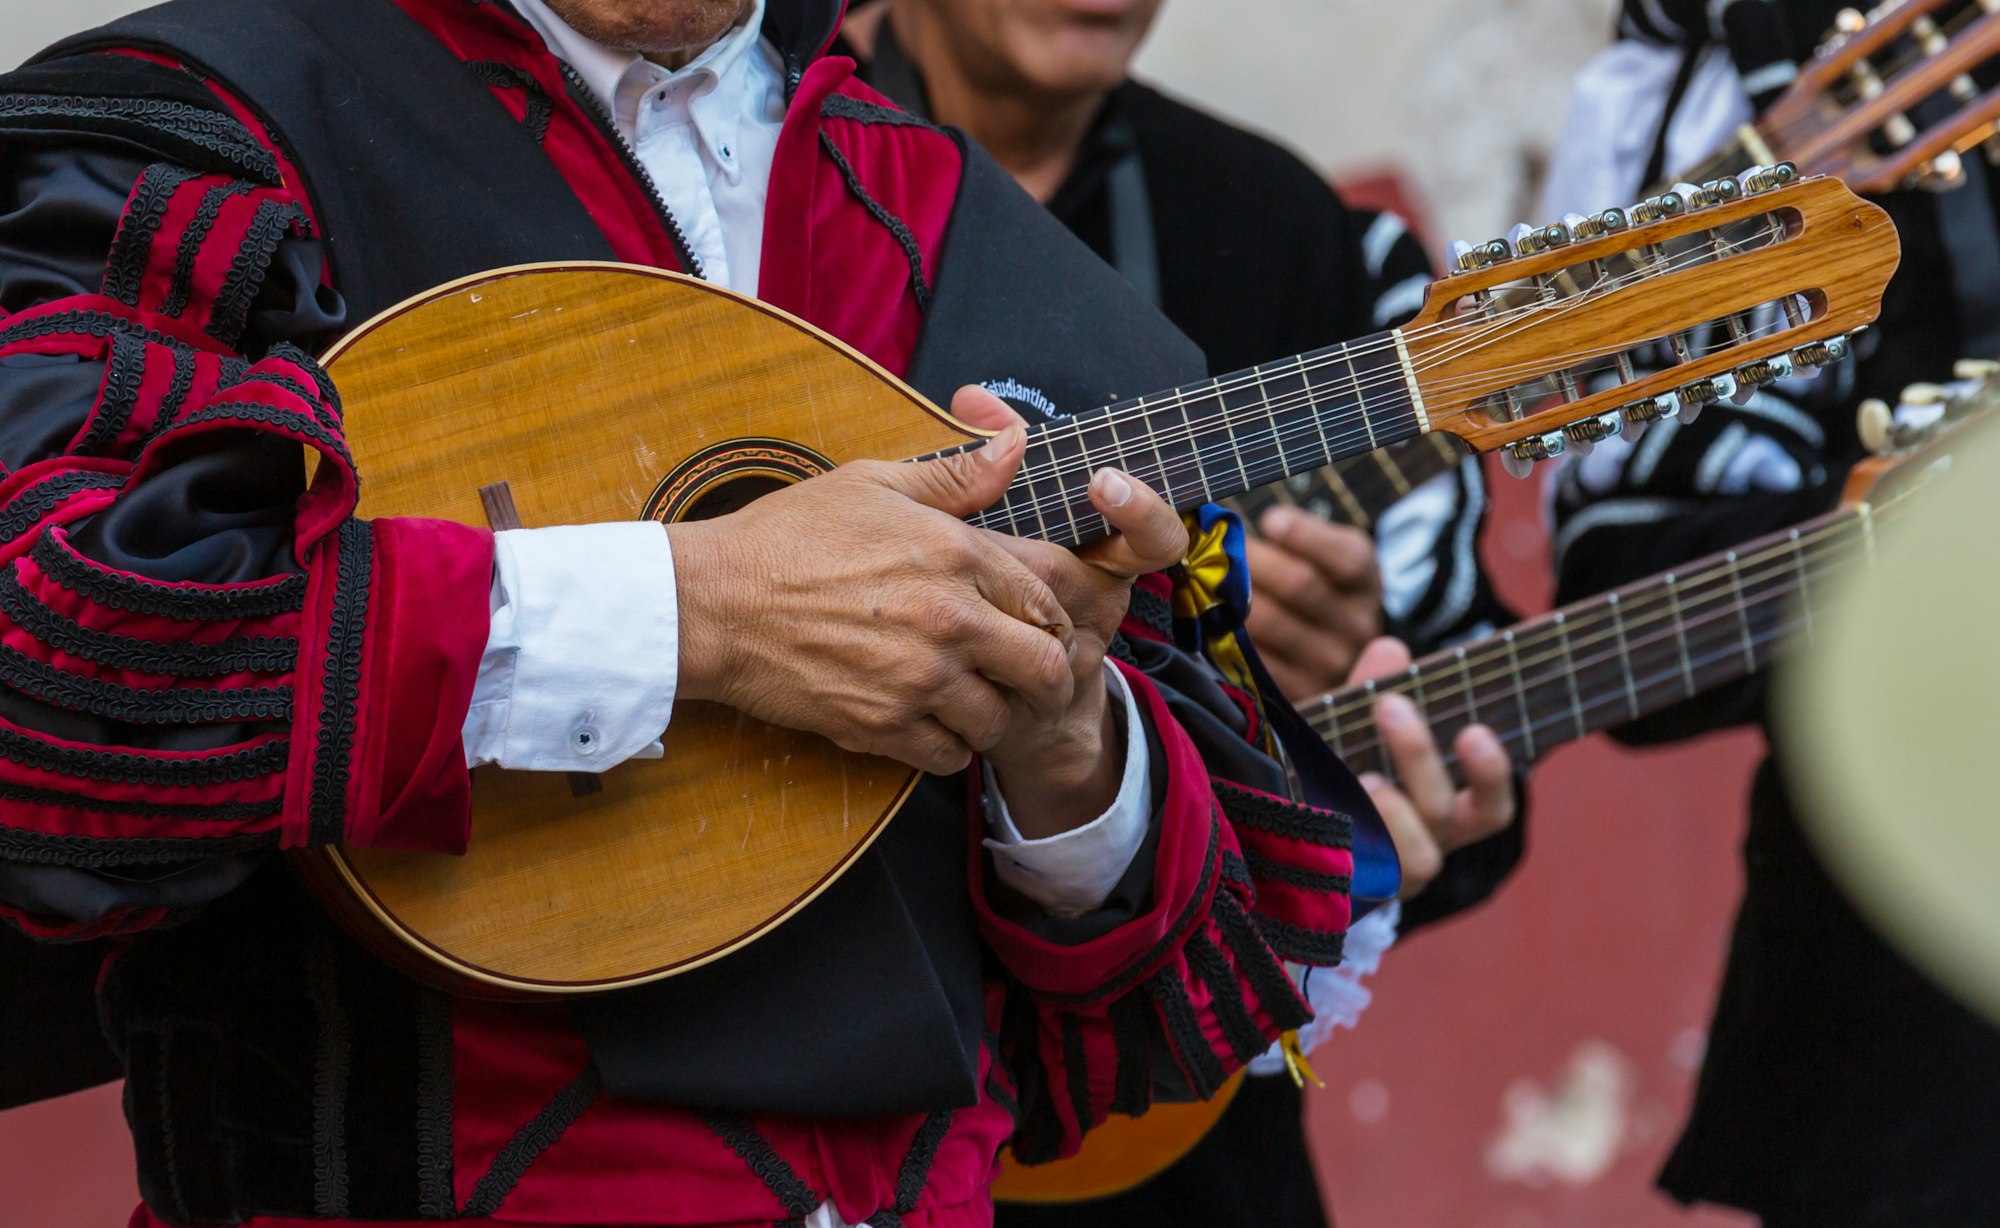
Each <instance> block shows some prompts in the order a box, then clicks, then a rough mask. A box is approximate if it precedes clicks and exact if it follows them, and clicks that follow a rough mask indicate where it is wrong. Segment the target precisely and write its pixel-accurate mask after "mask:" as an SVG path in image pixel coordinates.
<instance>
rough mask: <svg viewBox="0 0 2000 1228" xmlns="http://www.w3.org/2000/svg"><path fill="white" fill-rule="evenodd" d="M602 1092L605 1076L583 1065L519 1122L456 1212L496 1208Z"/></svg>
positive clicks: (486, 1212) (470, 1215) (484, 1212)
mask: <svg viewBox="0 0 2000 1228" xmlns="http://www.w3.org/2000/svg"><path fill="white" fill-rule="evenodd" d="M603 1094H604V1079H603V1077H602V1076H600V1075H599V1074H598V1073H597V1067H595V1066H585V1067H584V1068H583V1073H582V1074H580V1075H578V1076H576V1078H575V1079H574V1080H573V1081H571V1083H570V1085H569V1086H568V1087H565V1088H563V1089H562V1090H561V1091H559V1092H557V1093H556V1096H555V1099H553V1100H551V1101H549V1102H548V1104H546V1105H544V1106H543V1107H542V1111H541V1112H539V1113H537V1114H535V1119H534V1120H533V1121H531V1122H529V1123H528V1124H527V1125H525V1126H522V1127H521V1131H520V1133H518V1134H516V1135H515V1136H514V1137H513V1138H512V1139H511V1140H509V1141H508V1143H507V1145H506V1146H505V1147H502V1148H501V1149H500V1154H499V1155H497V1156H494V1157H493V1166H492V1167H491V1168H489V1169H487V1170H486V1175H485V1176H483V1177H481V1178H480V1179H479V1184H478V1185H475V1186H473V1187H472V1197H470V1198H468V1199H466V1200H465V1207H464V1209H463V1210H461V1211H460V1212H459V1214H460V1215H461V1216H463V1217H465V1218H467V1219H472V1218H477V1217H479V1216H484V1215H492V1214H493V1213H494V1212H495V1211H498V1210H499V1209H500V1204H501V1203H503V1202H505V1201H506V1200H507V1195H509V1194H511V1193H513V1192H514V1187H515V1186H516V1185H517V1184H519V1183H520V1180H521V1178H522V1176H524V1175H525V1174H526V1173H527V1171H528V1166H529V1165H530V1164H533V1163H534V1162H535V1159H536V1157H538V1156H540V1155H541V1154H542V1153H543V1152H544V1151H547V1150H548V1149H549V1148H550V1147H553V1146H555V1142H556V1140H557V1139H559V1138H561V1137H562V1135H563V1131H565V1130H567V1129H569V1128H570V1126H571V1125H572V1124H573V1123H574V1122H575V1121H576V1119H577V1118H579V1117H581V1116H583V1111H584V1110H585V1109H587V1108H589V1107H590V1106H591V1104H592V1102H594V1101H595V1100H596V1099H597V1098H598V1097H599V1096H601V1095H603Z"/></svg>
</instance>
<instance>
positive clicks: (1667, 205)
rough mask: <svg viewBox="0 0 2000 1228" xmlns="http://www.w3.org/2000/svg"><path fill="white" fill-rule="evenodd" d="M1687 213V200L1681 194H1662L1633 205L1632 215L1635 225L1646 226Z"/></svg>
mask: <svg viewBox="0 0 2000 1228" xmlns="http://www.w3.org/2000/svg"><path fill="white" fill-rule="evenodd" d="M1685 212H1687V200H1686V199H1685V198H1684V197H1682V196H1681V194H1680V193H1679V192H1662V193H1660V194H1659V195H1658V196H1648V197H1647V198H1646V199H1644V200H1642V201H1640V202H1639V203H1638V204H1636V205H1633V206H1632V208H1631V210H1630V213H1631V216H1632V221H1633V224H1635V225H1639V226H1645V225H1648V224H1650V223H1652V222H1658V221H1663V220H1665V219H1667V218H1670V217H1679V216H1680V215H1681V214H1683V213H1685Z"/></svg>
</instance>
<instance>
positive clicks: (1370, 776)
mask: <svg viewBox="0 0 2000 1228" xmlns="http://www.w3.org/2000/svg"><path fill="white" fill-rule="evenodd" d="M1355 779H1356V780H1358V781H1360V782H1361V787H1362V788H1363V789H1366V790H1367V791H1368V792H1370V793H1373V792H1375V791H1376V790H1377V789H1380V788H1381V787H1382V786H1383V785H1386V784H1388V783H1389V778H1388V777H1387V776H1384V775H1382V773H1380V772H1363V773H1361V775H1359V776H1357V777H1355Z"/></svg>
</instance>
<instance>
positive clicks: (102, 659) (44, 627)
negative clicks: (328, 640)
mask: <svg viewBox="0 0 2000 1228" xmlns="http://www.w3.org/2000/svg"><path fill="white" fill-rule="evenodd" d="M0 614H5V615H6V616H7V617H8V618H10V619H12V620H13V621H14V624H15V625H16V626H18V627H20V628H21V629H22V630H23V631H26V632H27V633H28V634H29V635H32V636H34V637H35V638H36V639H38V640H40V641H41V642H42V643H44V644H47V645H49V646H50V647H53V648H60V649H61V650H62V651H64V652H66V653H69V654H70V655H71V656H75V657H82V658H83V659H84V660H86V661H94V662H96V663H97V664H99V665H104V666H109V667H110V668H113V669H129V670H134V671H136V672H139V673H145V674H165V675H169V676H172V677H177V678H188V677H192V678H213V677H218V676H220V675H223V674H244V673H250V674H276V673H283V672H284V671H286V670H289V669H291V668H292V667H293V666H294V665H295V664H297V662H298V658H299V642H298V641H297V640H296V639H293V638H292V637H290V636H261V635H260V636H235V637H232V638H230V639H226V640H217V641H216V642H215V643H213V644H156V643H154V642H153V641H151V640H142V639H137V638H134V637H133V636H129V635H118V634H116V633H114V632H110V631H95V630H92V629H91V628H89V627H86V626H84V625H82V624H81V623H79V622H77V621H76V620H75V619H72V618H67V617H65V616H64V615H62V614H59V613H57V612H56V611H54V610H51V609H50V608H49V607H47V606H46V605H43V604H42V603H41V602H40V601H37V600H36V599H35V596H34V594H33V593H30V592H29V591H28V590H27V588H26V586H24V585H23V584H22V583H21V578H20V575H19V573H18V572H15V571H13V570H12V569H7V568H0Z"/></svg>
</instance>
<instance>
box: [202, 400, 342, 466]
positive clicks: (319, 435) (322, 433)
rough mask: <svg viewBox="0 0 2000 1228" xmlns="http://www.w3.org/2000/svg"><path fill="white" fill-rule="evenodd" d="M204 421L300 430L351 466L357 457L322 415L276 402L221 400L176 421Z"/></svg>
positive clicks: (300, 432) (299, 431)
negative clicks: (350, 453) (310, 413)
mask: <svg viewBox="0 0 2000 1228" xmlns="http://www.w3.org/2000/svg"><path fill="white" fill-rule="evenodd" d="M204 422H241V423H243V424H244V425H245V426H246V427H247V426H249V425H250V424H252V423H255V424H257V425H260V426H276V427H282V428H284V429H285V430H288V431H297V432H298V433H299V434H301V435H304V436H305V437H306V438H307V439H310V440H312V441H313V442H314V443H316V444H318V445H320V446H321V447H322V448H325V449H326V450H327V451H328V452H331V453H332V454H333V455H335V456H338V457H339V458H340V459H341V460H343V461H345V462H347V467H348V468H349V469H352V468H353V467H354V458H353V457H352V456H350V455H348V452H347V441H346V440H344V439H342V438H341V437H340V436H338V435H336V434H334V433H333V432H332V431H329V430H327V429H326V428H325V427H324V426H321V425H320V422H319V419H318V418H314V417H310V416H308V415H306V414H302V413H298V412H297V411H295V410H290V409H280V408H278V407H277V406H275V405H264V404H260V403H259V402H256V401H218V402H216V403H214V404H212V405H204V406H203V407H202V408H200V409H197V410H196V411H194V412H193V413H191V414H189V415H188V416H187V417H185V418H183V419H181V420H180V421H179V422H176V423H174V429H175V430H179V429H180V428H181V427H184V426H199V425H200V424H202V423H204Z"/></svg>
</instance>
